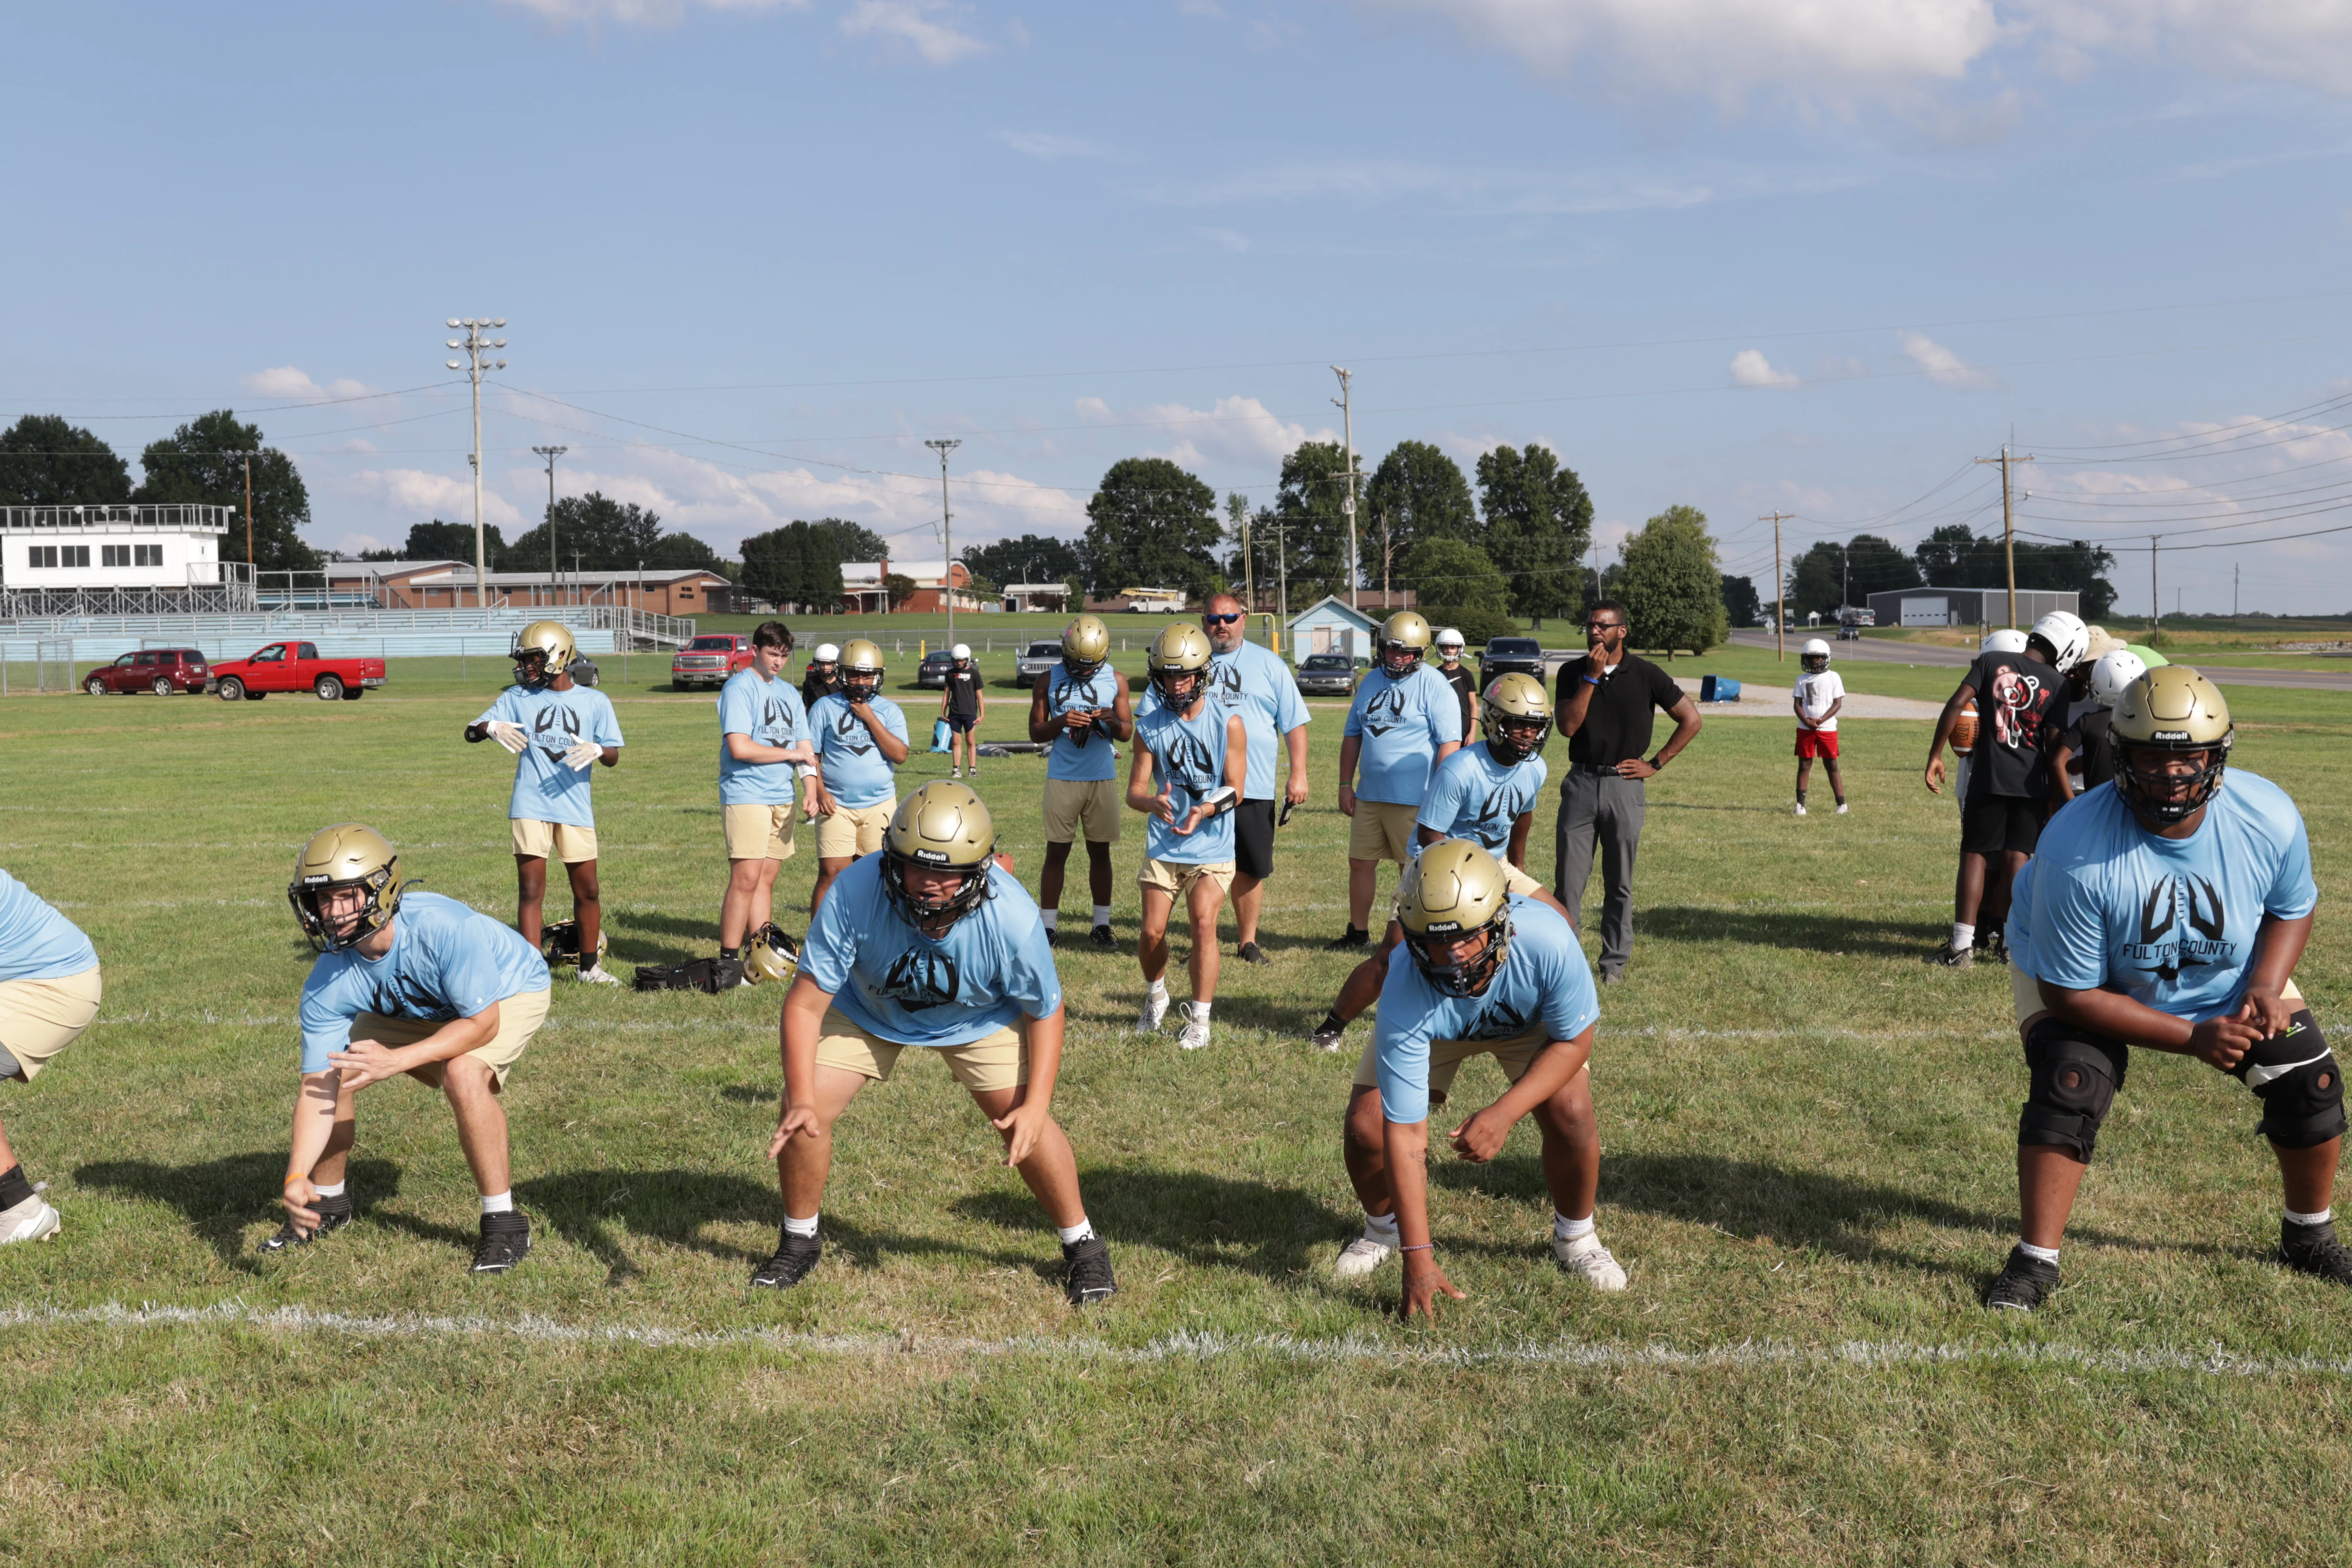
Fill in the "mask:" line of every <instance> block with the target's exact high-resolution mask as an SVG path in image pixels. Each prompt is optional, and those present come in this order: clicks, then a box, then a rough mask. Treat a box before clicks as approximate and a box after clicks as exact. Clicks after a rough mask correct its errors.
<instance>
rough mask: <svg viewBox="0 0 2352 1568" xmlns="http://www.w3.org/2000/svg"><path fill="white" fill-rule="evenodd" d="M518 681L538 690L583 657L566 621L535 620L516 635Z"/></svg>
mask: <svg viewBox="0 0 2352 1568" xmlns="http://www.w3.org/2000/svg"><path fill="white" fill-rule="evenodd" d="M507 657H508V658H511V659H512V660H514V667H515V684H516V685H517V686H520V687H523V688H525V689H528V690H532V691H536V690H539V689H541V688H542V687H545V686H547V685H548V684H549V683H551V681H553V680H554V679H555V678H556V677H558V676H560V675H562V674H563V673H564V672H565V671H566V670H568V669H570V668H572V664H573V663H574V662H575V661H576V660H577V659H578V658H580V647H579V645H578V644H577V643H575V642H573V641H572V631H571V628H570V627H568V626H565V625H564V624H563V623H562V621H533V622H531V623H530V625H529V626H525V627H523V629H522V630H521V631H520V632H518V633H516V634H515V641H514V651H513V652H512V653H510V654H509V655H508V656H507Z"/></svg>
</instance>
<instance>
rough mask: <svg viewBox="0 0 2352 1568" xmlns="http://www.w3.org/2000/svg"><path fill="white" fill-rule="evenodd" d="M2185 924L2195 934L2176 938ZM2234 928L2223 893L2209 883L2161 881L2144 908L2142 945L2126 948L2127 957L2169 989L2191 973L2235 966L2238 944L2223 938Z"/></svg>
mask: <svg viewBox="0 0 2352 1568" xmlns="http://www.w3.org/2000/svg"><path fill="white" fill-rule="evenodd" d="M2200 894H2201V895H2202V897H2201V898H2200ZM2183 919H2185V920H2186V921H2188V924H2189V933H2190V934H2189V935H2187V936H2180V937H2176V936H2175V935H2174V929H2175V926H2176V923H2177V922H2179V921H2181V920H2183ZM2229 923H2230V916H2229V911H2228V910H2225V909H2224V908H2223V907H2222V904H2221V889H2219V888H2216V887H2215V886H2213V884H2212V883H2210V882H2209V881H2207V880H2206V879H2204V878H2202V877H2196V876H2189V875H2182V876H2178V877H2158V879H2156V880H2155V882H2154V883H2153V884H2151V885H2150V886H2149V888H2148V889H2147V898H2146V899H2145V900H2142V901H2141V903H2140V910H2139V940H2138V941H2137V942H2132V943H2129V944H2127V945H2126V947H2125V949H2124V956H2125V957H2126V958H2129V959H2130V960H2132V961H2133V962H2134V963H2137V964H2138V965H2139V966H2140V968H2142V969H2143V970H2145V971H2147V973H2150V974H2153V975H2155V976H2156V977H2157V978H2158V980H2161V981H2162V982H2164V983H2165V984H2167V985H2170V984H2173V983H2174V982H2175V981H2178V980H2179V978H2180V976H2181V974H2182V973H2183V972H2185V971H2187V970H2191V969H2201V968H2204V967H2206V966H2208V965H2210V964H2217V963H2218V964H2227V963H2234V962H2235V961H2236V958H2237V952H2238V944H2237V943H2236V942H2227V941H2224V940H2223V935H2222V933H2223V932H2224V931H2226V930H2227V929H2228V927H2229Z"/></svg>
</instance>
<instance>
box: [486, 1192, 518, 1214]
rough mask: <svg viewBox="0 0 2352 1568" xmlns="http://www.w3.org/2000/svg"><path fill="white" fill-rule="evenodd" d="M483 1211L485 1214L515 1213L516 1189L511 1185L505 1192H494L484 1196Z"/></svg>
mask: <svg viewBox="0 0 2352 1568" xmlns="http://www.w3.org/2000/svg"><path fill="white" fill-rule="evenodd" d="M482 1212H483V1213H484V1214H512V1213H514V1189H513V1188H512V1187H509V1188H508V1189H507V1190H506V1191H505V1192H502V1193H493V1194H490V1195H489V1196H488V1197H486V1198H484V1199H483V1200H482Z"/></svg>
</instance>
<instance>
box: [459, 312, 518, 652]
mask: <svg viewBox="0 0 2352 1568" xmlns="http://www.w3.org/2000/svg"><path fill="white" fill-rule="evenodd" d="M506 324H507V319H506V318H505V317H504V316H500V317H499V319H498V320H497V321H484V320H482V319H480V318H478V317H474V316H467V317H466V318H464V319H463V320H459V319H457V318H456V317H452V318H451V319H450V321H449V330H450V331H457V329H458V328H459V327H463V328H465V329H466V335H465V336H464V337H462V338H451V339H450V340H449V346H450V347H451V348H453V349H462V350H463V351H464V352H465V355H466V357H465V358H464V359H453V360H450V361H448V362H447V363H448V366H449V368H450V369H451V370H462V371H464V372H465V373H466V376H467V380H469V381H471V382H472V383H473V384H474V455H473V458H472V459H471V460H472V462H473V465H474V600H475V603H477V604H478V605H481V606H482V608H484V609H486V610H487V609H488V608H489V607H490V574H489V571H488V563H487V562H485V561H484V560H483V559H482V555H483V551H482V377H483V376H485V375H487V374H489V373H490V372H491V371H494V370H504V369H506V367H507V362H506V361H504V360H499V361H498V362H497V363H491V361H490V358H489V354H490V351H491V350H493V349H502V348H504V347H506V346H507V341H506V339H504V338H500V339H499V340H498V341H497V342H491V341H490V340H489V339H488V338H486V337H484V336H482V329H483V328H485V327H488V328H489V329H491V330H492V331H497V330H498V329H499V328H501V327H504V326H505V325H506Z"/></svg>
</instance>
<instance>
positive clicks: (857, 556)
mask: <svg viewBox="0 0 2352 1568" xmlns="http://www.w3.org/2000/svg"><path fill="white" fill-rule="evenodd" d="M809 526H810V527H811V528H814V529H817V530H820V531H824V533H826V534H829V535H830V536H831V537H832V539H833V558H834V560H835V562H836V563H838V562H843V561H887V560H888V559H889V558H890V546H889V543H888V542H887V541H886V540H884V539H883V537H882V536H881V535H880V534H878V533H877V532H875V531H873V530H872V529H870V528H868V527H866V525H865V524H864V523H862V522H852V521H849V520H848V519H847V518H845V517H821V518H818V519H817V520H816V521H814V522H812V523H810V524H809Z"/></svg>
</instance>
